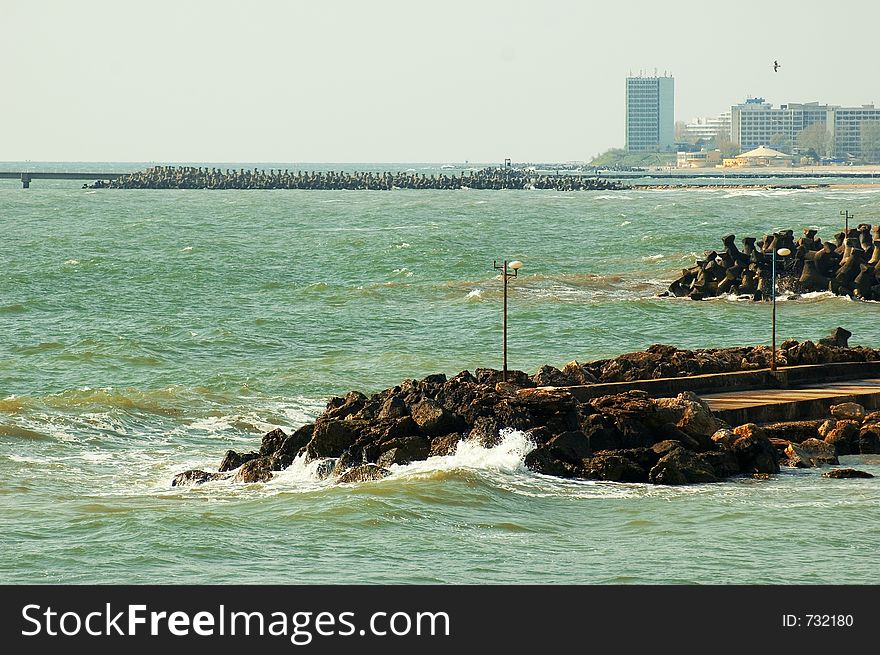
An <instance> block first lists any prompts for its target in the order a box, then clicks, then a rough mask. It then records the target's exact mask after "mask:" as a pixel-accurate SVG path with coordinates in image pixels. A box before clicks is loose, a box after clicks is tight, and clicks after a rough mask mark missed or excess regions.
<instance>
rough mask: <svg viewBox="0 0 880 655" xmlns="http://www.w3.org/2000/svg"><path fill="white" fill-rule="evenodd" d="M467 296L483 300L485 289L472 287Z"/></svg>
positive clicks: (471, 298)
mask: <svg viewBox="0 0 880 655" xmlns="http://www.w3.org/2000/svg"><path fill="white" fill-rule="evenodd" d="M466 298H468V299H470V300H481V299H482V298H483V290H482V289H471V290H470V291H469V292H468V295H467V296H466Z"/></svg>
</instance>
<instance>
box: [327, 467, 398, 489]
mask: <svg viewBox="0 0 880 655" xmlns="http://www.w3.org/2000/svg"><path fill="white" fill-rule="evenodd" d="M389 475H391V471H389V470H388V469H386V468H382V467H381V466H377V465H376V464H361V465H359V466H355V467H354V468H351V469H349V470H347V471H346V472H345V473H343V474H342V475H340V476H339V480H337V482H339V483H341V484H345V483H348V484H352V483H355V482H369V481H371V480H381V479H382V478H385V477H388V476H389Z"/></svg>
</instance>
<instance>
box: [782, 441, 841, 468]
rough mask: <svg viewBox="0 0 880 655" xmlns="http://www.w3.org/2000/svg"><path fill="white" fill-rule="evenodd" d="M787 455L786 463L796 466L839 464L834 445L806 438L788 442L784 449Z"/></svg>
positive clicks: (808, 466) (809, 466)
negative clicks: (800, 440) (795, 442)
mask: <svg viewBox="0 0 880 655" xmlns="http://www.w3.org/2000/svg"><path fill="white" fill-rule="evenodd" d="M785 454H786V455H788V458H789V459H788V465H789V466H794V467H797V468H811V467H814V466H821V465H822V464H839V463H840V462H838V460H837V454H836V453H835V452H834V446H832V445H830V444H827V443H825V442H824V441H819V440H818V439H807V440H806V441H803V442H801V443H799V444H793V443H790V444H788V447H787V448H786V449H785Z"/></svg>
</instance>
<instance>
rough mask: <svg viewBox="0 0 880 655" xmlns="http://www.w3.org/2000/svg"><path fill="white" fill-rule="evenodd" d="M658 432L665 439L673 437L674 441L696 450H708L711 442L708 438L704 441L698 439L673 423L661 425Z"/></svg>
mask: <svg viewBox="0 0 880 655" xmlns="http://www.w3.org/2000/svg"><path fill="white" fill-rule="evenodd" d="M657 434H658V435H662V438H663V439H664V440H670V439H671V440H673V441H677V442H678V443H680V444H681V445H682V446H684V447H685V448H687V449H688V450H693V451H695V452H697V451H702V450H706V448H708V446H709V443H710V442H709V441H708V440H704V441H703V442H701V441H697V440H696V439H695V438H694V437H692V436H691V435H689V434H688V433H687V432H684V431H682V430H679V429H678V427H677V426H676V425H674V424H673V423H667V424H666V425H661V426H660V428H659V429H658V430H657Z"/></svg>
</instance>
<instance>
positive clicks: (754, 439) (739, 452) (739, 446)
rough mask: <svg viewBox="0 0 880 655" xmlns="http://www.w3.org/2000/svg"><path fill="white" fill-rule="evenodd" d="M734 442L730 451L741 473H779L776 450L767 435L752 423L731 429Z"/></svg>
mask: <svg viewBox="0 0 880 655" xmlns="http://www.w3.org/2000/svg"><path fill="white" fill-rule="evenodd" d="M733 433H734V434H735V435H737V439H736V441H734V442H733V444H732V445H731V446H730V451H731V452H732V453H733V454H734V455H735V456H736V459H737V462H738V463H739V468H740V471H742V472H743V473H779V461H778V459H777V455H776V449H775V448H774V447H773V444H772V443H770V439H769V438H768V437H767V434H766V433H765V432H764V431H763V430H762V429H761V428H759V427H758V426H757V425H755V424H754V423H746V424H745V425H739V426H737V427H735V428H734V429H733Z"/></svg>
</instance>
